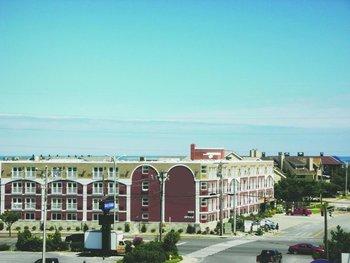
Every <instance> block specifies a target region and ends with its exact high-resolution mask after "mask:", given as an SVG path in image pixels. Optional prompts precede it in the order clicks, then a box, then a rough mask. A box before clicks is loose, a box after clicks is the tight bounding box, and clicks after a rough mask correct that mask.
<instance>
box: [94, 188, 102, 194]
mask: <svg viewBox="0 0 350 263" xmlns="http://www.w3.org/2000/svg"><path fill="white" fill-rule="evenodd" d="M102 192H103V191H102V189H93V190H92V194H94V195H102Z"/></svg>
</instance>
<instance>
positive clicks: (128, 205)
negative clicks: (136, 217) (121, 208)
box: [126, 184, 131, 222]
mask: <svg viewBox="0 0 350 263" xmlns="http://www.w3.org/2000/svg"><path fill="white" fill-rule="evenodd" d="M126 221H127V222H130V221H131V185H129V184H128V185H126Z"/></svg>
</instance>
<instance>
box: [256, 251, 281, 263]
mask: <svg viewBox="0 0 350 263" xmlns="http://www.w3.org/2000/svg"><path fill="white" fill-rule="evenodd" d="M256 262H260V263H267V262H276V263H280V262H282V253H280V252H278V251H277V250H262V251H261V253H260V255H258V256H256Z"/></svg>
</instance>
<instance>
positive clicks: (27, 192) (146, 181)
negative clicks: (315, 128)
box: [0, 146, 274, 224]
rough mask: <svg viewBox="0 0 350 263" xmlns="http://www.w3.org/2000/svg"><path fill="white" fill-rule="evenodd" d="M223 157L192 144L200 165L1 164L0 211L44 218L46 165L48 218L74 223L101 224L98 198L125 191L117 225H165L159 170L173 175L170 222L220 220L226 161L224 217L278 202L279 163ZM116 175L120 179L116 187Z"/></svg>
mask: <svg viewBox="0 0 350 263" xmlns="http://www.w3.org/2000/svg"><path fill="white" fill-rule="evenodd" d="M192 149H193V150H194V152H193V151H192ZM223 153H224V152H223V149H219V150H215V151H213V149H206V150H204V149H196V148H195V147H193V146H191V156H192V154H193V157H194V160H178V159H174V158H171V159H167V158H158V159H153V160H152V161H149V160H147V158H140V159H139V160H133V161H129V160H123V161H122V160H119V161H117V162H116V170H114V165H113V162H112V161H111V159H110V158H106V157H96V158H94V157H92V156H88V157H83V156H79V157H77V156H75V157H66V158H59V157H33V158H30V159H25V160H23V159H14V160H4V161H0V171H1V186H0V187H1V202H0V212H1V213H2V212H4V211H5V210H13V211H18V212H20V213H21V218H22V220H25V221H29V222H30V221H31V222H33V223H34V222H36V221H41V220H42V219H43V202H44V176H45V168H46V167H47V172H48V199H47V200H48V206H47V219H48V220H50V221H57V222H65V223H67V224H68V223H70V222H73V223H74V222H90V223H93V222H95V223H97V220H98V217H99V215H100V214H101V211H100V210H99V201H100V200H101V198H103V197H106V196H111V195H113V194H114V191H115V190H114V189H116V191H117V193H118V206H119V210H118V211H117V214H116V217H117V218H116V219H117V220H118V221H120V222H157V221H159V220H160V182H159V179H158V176H159V174H160V172H165V173H166V174H167V180H165V183H164V195H163V200H164V201H163V209H164V210H163V218H162V219H163V221H164V222H179V223H208V222H216V221H217V220H219V211H220V210H219V193H220V180H219V178H218V176H217V170H218V165H219V162H222V176H223V186H222V189H223V217H224V219H228V218H229V217H230V216H231V215H232V212H233V209H236V211H237V214H247V213H256V212H258V211H259V208H260V204H261V203H263V202H264V200H265V201H272V200H273V198H274V189H273V187H274V169H273V162H272V161H268V160H267V161H263V160H261V159H259V158H256V157H249V158H248V157H240V156H239V155H237V154H235V153H230V154H228V155H227V159H226V158H225V156H224V155H223ZM214 156H215V157H214ZM210 157H213V159H211V158H210ZM233 157H235V158H233ZM115 173H117V175H118V183H117V185H116V186H114V174H115Z"/></svg>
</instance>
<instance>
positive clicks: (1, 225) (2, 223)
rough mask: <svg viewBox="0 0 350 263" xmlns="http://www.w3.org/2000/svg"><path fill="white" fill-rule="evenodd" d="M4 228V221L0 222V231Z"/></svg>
mask: <svg viewBox="0 0 350 263" xmlns="http://www.w3.org/2000/svg"><path fill="white" fill-rule="evenodd" d="M1 230H4V222H0V231H1Z"/></svg>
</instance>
